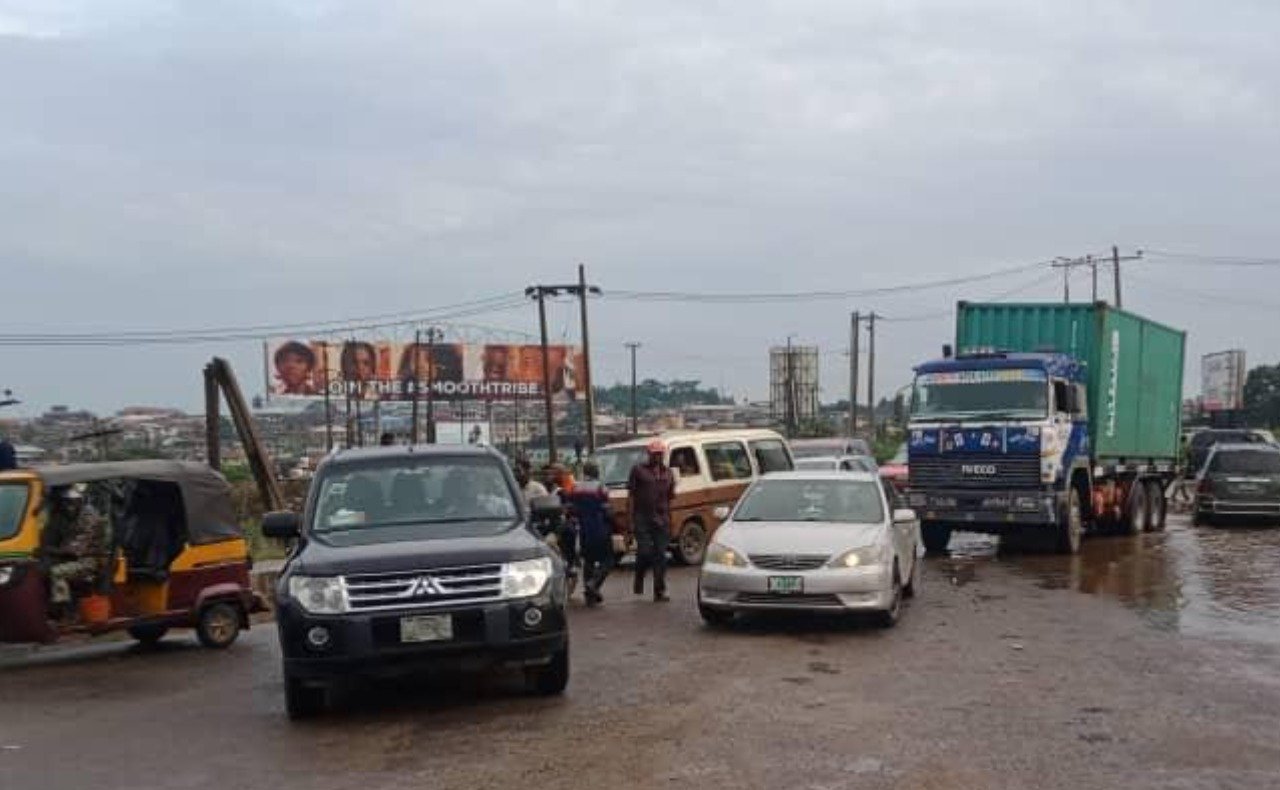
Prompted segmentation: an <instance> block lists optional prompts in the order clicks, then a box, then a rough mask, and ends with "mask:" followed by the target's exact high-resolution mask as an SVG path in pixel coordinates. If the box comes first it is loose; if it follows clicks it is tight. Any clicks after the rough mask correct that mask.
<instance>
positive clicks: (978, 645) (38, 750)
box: [0, 522, 1280, 790]
mask: <svg viewBox="0 0 1280 790" xmlns="http://www.w3.org/2000/svg"><path fill="white" fill-rule="evenodd" d="M956 548H957V550H956V552H955V554H954V556H952V557H950V558H943V559H936V560H929V561H928V563H927V569H926V573H925V577H924V585H923V589H922V594H921V597H920V598H919V599H917V600H916V601H914V602H912V604H911V605H910V607H909V608H908V610H907V611H906V612H905V614H904V618H903V621H902V623H901V625H900V626H899V627H898V628H897V629H895V630H892V631H878V630H875V629H872V628H869V627H866V626H863V625H861V624H858V623H850V622H847V621H843V620H829V619H808V618H799V619H797V618H795V617H787V618H767V619H758V620H752V621H750V622H748V623H747V624H745V625H743V626H740V627H737V628H735V629H733V630H731V631H727V632H721V631H711V630H708V629H705V628H703V627H702V625H701V624H700V621H699V619H698V617H697V613H696V609H695V608H694V605H693V585H694V581H695V576H694V575H693V573H692V572H691V571H687V570H686V571H680V572H677V573H675V574H674V579H673V601H672V603H670V604H667V605H665V606H662V605H655V604H652V603H650V602H648V601H647V600H643V599H636V598H632V597H631V596H630V594H629V592H625V587H627V586H628V585H627V584H625V583H624V581H623V580H621V579H618V580H613V581H611V582H610V585H609V587H608V588H607V589H606V593H607V594H608V595H609V600H608V604H607V606H606V607H605V608H604V609H602V610H598V611H589V610H585V609H583V608H581V606H580V605H575V608H574V611H573V613H572V634H573V660H574V676H573V680H572V683H571V685H570V689H569V692H568V693H567V694H566V696H565V697H564V698H562V699H558V700H544V699H535V698H530V697H525V696H523V695H521V694H520V692H519V683H518V682H517V680H516V679H514V678H491V679H482V680H460V679H456V678H446V679H440V680H438V681H437V682H435V683H434V684H426V685H413V686H381V687H378V688H374V689H370V690H366V691H363V692H361V693H360V694H359V695H358V697H357V699H355V700H354V701H353V703H354V704H353V708H352V709H351V710H347V711H344V712H341V713H338V714H335V715H332V716H329V717H326V718H323V719H321V720H319V721H316V722H309V723H306V724H304V725H294V724H290V723H289V722H288V721H287V720H286V719H285V716H284V711H283V701H282V697H281V690H280V676H279V663H278V662H279V653H278V650H277V646H276V640H275V634H274V631H273V629H271V628H270V627H269V626H268V627H261V628H255V629H254V631H252V632H251V633H250V634H248V635H247V636H246V638H244V639H243V640H242V641H241V642H240V643H238V644H237V645H236V646H235V647H234V648H232V649H231V650H230V651H227V652H225V653H211V652H207V651H203V650H201V649H199V648H198V647H196V646H195V643H194V640H191V639H189V638H185V637H175V638H174V639H173V640H172V641H171V642H170V643H166V645H165V646H163V647H162V649H160V650H158V651H155V652H144V651H140V650H137V649H135V648H132V647H130V646H128V645H126V644H112V643H106V644H98V645H94V646H92V647H90V648H87V649H85V648H81V649H73V650H68V649H61V648H59V649H53V650H40V651H36V652H34V653H33V652H31V651H20V652H14V651H5V652H4V653H0V788H5V790H8V789H9V788H15V789H22V790H26V788H40V789H41V790H59V789H60V788H77V789H79V788H85V787H94V788H102V789H103V790H106V789H107V788H215V787H216V788H220V789H221V788H227V787H234V788H239V787H271V788H273V790H288V789H289V788H295V787H296V788H309V789H319V790H323V789H324V788H348V787H357V786H359V787H369V788H400V787H406V788H408V787H415V788H420V787H430V788H467V789H468V790H471V789H473V788H486V787H510V786H512V785H517V786H521V787H536V788H567V787H575V788H577V787H583V786H593V785H604V786H607V787H609V788H611V789H616V788H633V787H635V788H641V787H643V788H649V787H658V786H689V785H695V784H696V785H697V786H699V787H704V788H709V787H715V788H719V787H724V788H730V787H733V788H740V787H747V788H787V790H792V789H793V788H839V787H869V788H878V787H885V788H899V787H901V788H1004V787H1008V788H1073V789H1075V788H1080V787H1090V788H1111V787H1121V786H1123V787H1126V788H1170V787H1177V788H1200V787H1203V788H1235V787H1240V788H1274V787H1276V786H1278V785H1280V737H1278V736H1277V733H1280V642H1278V641H1277V636H1278V635H1277V633H1276V631H1277V622H1278V621H1277V608H1278V607H1277V603H1278V602H1280V580H1278V577H1280V563H1277V559H1280V530H1274V531H1271V532H1265V531H1235V530H1231V531H1221V532H1219V531H1214V530H1209V529H1195V528H1192V527H1190V526H1188V525H1186V524H1185V523H1184V522H1175V523H1173V524H1171V526H1170V529H1169V531H1168V532H1167V533H1166V534H1164V535H1151V536H1143V537H1141V538H1107V539H1100V540H1095V541H1090V542H1088V543H1087V544H1086V547H1085V551H1084V553H1083V554H1082V555H1081V556H1080V557H1078V558H1060V557H1045V556H1001V555H1000V553H999V552H998V551H997V550H996V549H995V546H994V544H993V543H992V542H991V541H987V540H985V539H982V538H976V537H972V538H971V537H962V538H960V539H959V542H958V544H957V546H956ZM1082 593H1088V594H1082Z"/></svg>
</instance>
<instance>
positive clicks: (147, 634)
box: [129, 625, 169, 647]
mask: <svg viewBox="0 0 1280 790" xmlns="http://www.w3.org/2000/svg"><path fill="white" fill-rule="evenodd" d="M167 633H169V627H168V626H164V625H135V626H133V627H132V628H130V629H129V636H131V637H133V638H134V639H136V640H137V641H138V643H139V644H141V645H145V646H146V647H153V646H154V645H155V644H156V643H158V642H159V641H160V640H161V639H164V635H165V634H167Z"/></svg>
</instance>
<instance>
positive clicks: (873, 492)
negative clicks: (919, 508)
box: [733, 479, 884, 524]
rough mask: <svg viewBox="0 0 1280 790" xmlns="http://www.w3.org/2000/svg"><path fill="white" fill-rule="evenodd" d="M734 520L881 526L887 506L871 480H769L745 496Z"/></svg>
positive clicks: (757, 484)
mask: <svg viewBox="0 0 1280 790" xmlns="http://www.w3.org/2000/svg"><path fill="white" fill-rule="evenodd" d="M733 520H734V521H735V522H743V521H797V522H805V521H829V522H837V523H842V524H877V523H879V522H881V521H883V520H884V506H883V505H882V504H881V501H880V487H879V486H878V485H877V484H876V483H873V482H870V481H865V480H777V479H775V480H769V479H765V480H761V481H760V482H758V483H756V485H755V486H753V487H752V488H751V490H750V491H749V492H747V495H746V496H745V497H743V499H742V504H740V505H739V506H738V511H737V513H735V514H734V516H733Z"/></svg>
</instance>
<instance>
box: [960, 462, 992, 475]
mask: <svg viewBox="0 0 1280 790" xmlns="http://www.w3.org/2000/svg"><path fill="white" fill-rule="evenodd" d="M960 474H964V475H982V476H983V477H992V476H994V475H995V474H996V465H995V464H961V465H960Z"/></svg>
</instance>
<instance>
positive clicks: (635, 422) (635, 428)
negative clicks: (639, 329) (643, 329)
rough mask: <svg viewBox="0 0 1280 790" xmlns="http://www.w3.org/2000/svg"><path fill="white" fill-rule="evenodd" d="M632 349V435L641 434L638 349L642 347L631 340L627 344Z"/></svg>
mask: <svg viewBox="0 0 1280 790" xmlns="http://www.w3.org/2000/svg"><path fill="white" fill-rule="evenodd" d="M626 346H627V348H628V349H629V350H630V351H631V435H632V436H639V435H640V415H639V412H637V411H636V350H637V349H639V348H640V344H639V343H636V342H631V343H627V344H626Z"/></svg>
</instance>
